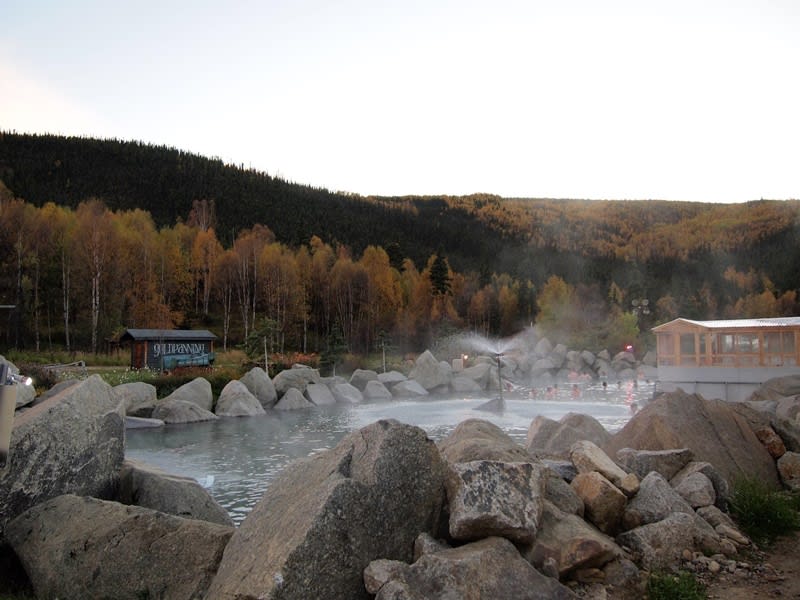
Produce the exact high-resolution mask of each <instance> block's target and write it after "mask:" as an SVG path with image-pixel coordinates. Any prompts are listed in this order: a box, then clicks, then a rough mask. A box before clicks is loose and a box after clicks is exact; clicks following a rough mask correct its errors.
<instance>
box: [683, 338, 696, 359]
mask: <svg viewBox="0 0 800 600" xmlns="http://www.w3.org/2000/svg"><path fill="white" fill-rule="evenodd" d="M695 364H697V353H696V349H695V342H694V334H693V333H682V334H681V365H695Z"/></svg>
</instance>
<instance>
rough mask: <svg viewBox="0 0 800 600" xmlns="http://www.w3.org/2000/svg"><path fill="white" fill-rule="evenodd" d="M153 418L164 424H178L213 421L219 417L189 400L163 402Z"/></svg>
mask: <svg viewBox="0 0 800 600" xmlns="http://www.w3.org/2000/svg"><path fill="white" fill-rule="evenodd" d="M152 418H153V419H160V420H161V421H164V423H169V424H177V423H200V422H202V421H213V420H214V419H218V418H219V417H217V415H215V414H214V413H213V412H211V411H210V410H206V409H204V408H201V407H200V406H198V405H197V403H195V402H190V401H189V400H161V401H160V402H159V403H158V404H156V406H155V408H154V409H153V413H152Z"/></svg>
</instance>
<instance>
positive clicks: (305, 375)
mask: <svg viewBox="0 0 800 600" xmlns="http://www.w3.org/2000/svg"><path fill="white" fill-rule="evenodd" d="M272 383H273V384H275V391H276V393H277V395H278V397H279V398H280V397H281V396H283V395H284V394H285V393H286V391H287V390H288V389H289V388H295V389H297V390H300V393H303V392H305V391H306V387H307V386H308V384H309V383H320V376H319V371H318V370H317V369H312V368H311V367H306V366H302V365H299V366H294V367H292V368H291V369H284V370H283V371H281V372H280V373H278V374H277V375H275V377H273V378H272Z"/></svg>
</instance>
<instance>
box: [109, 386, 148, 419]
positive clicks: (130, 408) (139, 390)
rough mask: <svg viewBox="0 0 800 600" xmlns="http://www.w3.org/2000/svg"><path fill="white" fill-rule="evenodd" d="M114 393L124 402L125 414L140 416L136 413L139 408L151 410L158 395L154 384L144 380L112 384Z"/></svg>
mask: <svg viewBox="0 0 800 600" xmlns="http://www.w3.org/2000/svg"><path fill="white" fill-rule="evenodd" d="M113 389H114V394H116V395H117V398H119V399H120V401H121V402H123V403H124V407H125V414H126V415H134V416H142V415H138V414H137V413H138V412H139V411H141V410H143V409H144V410H149V411H151V412H152V410H153V406H155V403H156V400H157V399H158V396H157V395H156V386H154V385H152V384H149V383H145V382H144V381H133V382H131V383H122V384H120V385H115V386H114V388H113Z"/></svg>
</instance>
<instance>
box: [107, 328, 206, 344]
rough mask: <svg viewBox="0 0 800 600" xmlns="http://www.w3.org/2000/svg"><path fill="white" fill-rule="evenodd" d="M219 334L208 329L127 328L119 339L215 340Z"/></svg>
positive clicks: (122, 340)
mask: <svg viewBox="0 0 800 600" xmlns="http://www.w3.org/2000/svg"><path fill="white" fill-rule="evenodd" d="M215 339H217V336H216V335H214V334H213V333H211V332H210V331H208V330H207V329H126V330H125V333H123V334H122V335H121V336H120V338H119V341H121V342H125V341H128V340H158V341H160V340H169V341H172V340H181V341H186V340H196V341H207V340H215Z"/></svg>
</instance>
